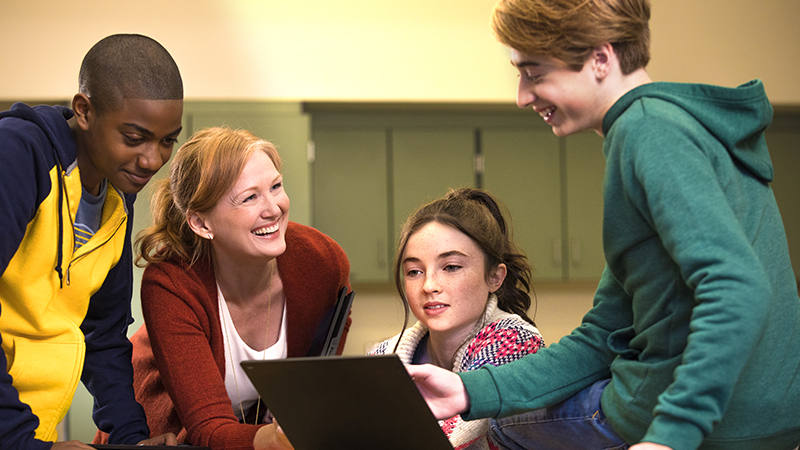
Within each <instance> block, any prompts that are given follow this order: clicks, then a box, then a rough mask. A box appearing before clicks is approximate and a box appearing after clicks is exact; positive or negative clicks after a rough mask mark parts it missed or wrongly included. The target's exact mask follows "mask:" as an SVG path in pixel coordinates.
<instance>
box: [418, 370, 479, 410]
mask: <svg viewBox="0 0 800 450" xmlns="http://www.w3.org/2000/svg"><path fill="white" fill-rule="evenodd" d="M406 370H408V374H409V375H411V379H412V380H414V383H415V384H416V385H417V389H418V390H419V392H420V393H421V394H422V397H423V398H424V399H425V401H426V402H427V403H428V408H430V409H431V412H433V415H434V416H435V417H436V418H437V419H439V420H443V419H449V418H450V417H453V416H455V415H456V414H461V413H463V412H464V411H466V410H468V409H469V395H468V394H467V390H466V388H465V387H464V383H462V382H461V377H459V376H458V375H456V374H455V373H453V372H450V371H449V370H445V369H442V368H440V367H436V366H434V365H432V364H423V365H408V366H406Z"/></svg>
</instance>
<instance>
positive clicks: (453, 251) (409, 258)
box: [403, 250, 469, 264]
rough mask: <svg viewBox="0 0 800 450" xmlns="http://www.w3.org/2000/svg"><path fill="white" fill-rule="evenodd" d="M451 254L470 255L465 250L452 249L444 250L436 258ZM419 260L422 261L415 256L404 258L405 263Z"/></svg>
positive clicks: (447, 256)
mask: <svg viewBox="0 0 800 450" xmlns="http://www.w3.org/2000/svg"><path fill="white" fill-rule="evenodd" d="M451 256H463V257H465V258H467V257H469V255H467V254H466V253H464V252H460V251H458V250H450V251H449V252H444V253H441V254H439V256H437V257H436V259H445V258H449V257H451ZM419 261H420V259H419V258H417V257H414V256H409V257H407V258H403V264H405V263H407V262H419Z"/></svg>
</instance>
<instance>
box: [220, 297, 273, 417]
mask: <svg viewBox="0 0 800 450" xmlns="http://www.w3.org/2000/svg"><path fill="white" fill-rule="evenodd" d="M217 298H218V299H219V315H220V323H221V325H222V333H223V334H224V335H225V336H224V339H223V342H224V346H225V388H226V390H227V391H228V397H229V398H230V399H231V407H233V414H234V415H235V416H236V417H237V418H238V419H239V421H241V420H242V409H244V411H245V412H246V411H247V410H248V409H250V407H252V406H253V405H255V404H256V402H257V401H258V400H259V395H258V391H256V388H255V386H253V383H251V382H250V378H248V377H247V374H246V373H244V369H242V366H241V362H242V361H248V360H264V359H283V358H286V355H287V343H286V303H284V305H283V314H282V316H283V317H282V318H281V330H280V335H279V336H278V342H276V343H275V344H273V345H272V346H271V347H269V348H268V349H266V350H262V351H258V350H253V349H252V348H251V347H250V346H249V345H247V344H246V343H245V342H244V341H243V340H242V338H241V337H240V336H239V333H238V332H237V331H236V327H235V326H234V325H233V320H232V319H231V313H230V311H228V303H227V302H225V298H224V297H223V296H222V290H221V289H220V288H219V285H217ZM228 344H230V347H229V346H228ZM237 385H238V390H237ZM240 401H241V405H239V402H240ZM264 417H267V415H264Z"/></svg>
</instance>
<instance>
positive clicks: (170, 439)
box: [138, 433, 178, 446]
mask: <svg viewBox="0 0 800 450" xmlns="http://www.w3.org/2000/svg"><path fill="white" fill-rule="evenodd" d="M138 445H144V446H149V445H178V438H176V437H175V434H174V433H167V434H162V435H161V436H156V437H152V438H150V439H145V440H143V441H141V442H139V444H138Z"/></svg>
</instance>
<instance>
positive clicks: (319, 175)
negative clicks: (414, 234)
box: [313, 130, 394, 282]
mask: <svg viewBox="0 0 800 450" xmlns="http://www.w3.org/2000/svg"><path fill="white" fill-rule="evenodd" d="M313 139H314V148H315V152H314V153H315V161H314V170H313V172H314V176H313V183H314V188H313V193H314V195H313V205H314V221H313V223H314V226H315V227H316V228H317V229H318V230H320V231H322V232H323V233H325V234H327V235H328V236H330V237H332V238H333V239H334V240H335V241H336V242H338V243H339V245H341V246H342V248H343V249H344V251H345V253H347V256H348V259H349V260H350V281H351V282H385V281H388V280H389V279H390V267H389V266H390V261H391V255H392V253H391V252H393V251H394V249H393V248H392V245H390V244H389V233H388V231H387V224H388V202H387V199H388V196H387V177H386V150H385V147H386V131H385V130H315V131H314V133H313Z"/></svg>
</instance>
